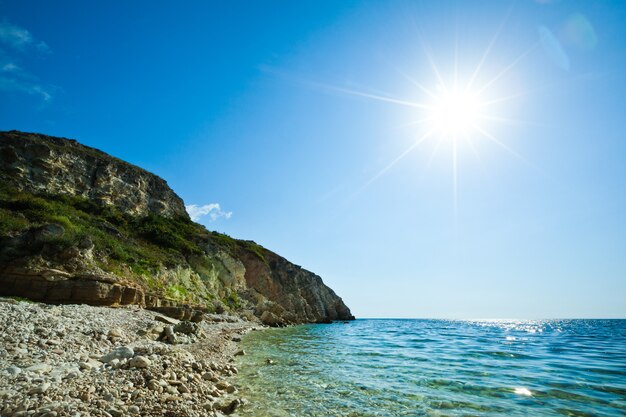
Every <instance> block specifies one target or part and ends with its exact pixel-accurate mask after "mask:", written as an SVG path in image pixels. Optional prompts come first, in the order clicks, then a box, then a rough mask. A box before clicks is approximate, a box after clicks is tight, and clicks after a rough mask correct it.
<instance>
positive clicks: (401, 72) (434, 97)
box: [396, 68, 437, 99]
mask: <svg viewBox="0 0 626 417" xmlns="http://www.w3.org/2000/svg"><path fill="white" fill-rule="evenodd" d="M396 71H398V73H399V74H400V75H402V76H403V77H404V78H406V80H407V81H409V82H410V83H411V84H413V85H414V86H416V87H417V88H419V89H420V90H421V91H422V92H424V93H426V94H428V95H429V96H430V97H431V98H433V99H436V98H437V95H436V94H435V93H433V92H432V91H431V90H429V89H428V88H426V87H424V86H423V85H422V84H420V83H419V82H417V81H416V80H415V79H414V78H412V77H410V76H409V75H407V74H406V73H405V72H404V71H402V70H400V69H399V68H396Z"/></svg>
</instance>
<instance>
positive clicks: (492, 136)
mask: <svg viewBox="0 0 626 417" xmlns="http://www.w3.org/2000/svg"><path fill="white" fill-rule="evenodd" d="M474 129H476V130H477V131H478V132H480V133H481V134H482V135H483V136H484V137H486V138H487V139H489V140H490V141H492V142H493V143H495V144H496V145H498V146H500V147H501V148H502V149H504V150H505V151H507V152H508V153H510V154H511V155H513V156H515V157H516V158H518V159H519V160H520V161H522V162H524V163H525V164H529V162H528V161H527V160H526V158H524V157H523V156H522V155H520V154H519V153H517V152H515V151H514V150H513V149H511V148H510V147H508V146H506V144H504V143H503V142H502V141H501V140H499V139H498V138H496V137H495V136H494V135H492V134H491V133H489V132H487V131H486V130H485V129H483V128H481V127H480V126H476V125H475V126H474ZM529 165H530V164H529Z"/></svg>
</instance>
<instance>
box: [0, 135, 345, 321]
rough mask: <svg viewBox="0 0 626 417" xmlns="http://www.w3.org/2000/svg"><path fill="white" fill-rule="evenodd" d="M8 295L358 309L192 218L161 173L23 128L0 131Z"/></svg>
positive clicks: (319, 315) (341, 316)
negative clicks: (193, 220)
mask: <svg viewBox="0 0 626 417" xmlns="http://www.w3.org/2000/svg"><path fill="white" fill-rule="evenodd" d="M0 295H12V296H20V297H25V298H28V299H31V300H36V301H42V302H46V303H84V304H90V305H139V306H144V307H148V308H155V309H159V308H161V309H165V310H164V311H174V310H172V308H173V307H184V308H186V309H187V311H188V313H186V314H196V315H199V314H202V313H214V312H217V313H221V312H223V311H232V312H237V313H238V314H241V315H245V316H247V317H249V318H252V317H257V318H259V319H260V320H261V321H262V322H263V323H264V324H267V325H271V326H280V325H287V324H295V323H311V322H328V321H331V320H347V319H351V318H352V314H351V313H350V310H349V309H348V307H347V306H346V305H345V304H344V303H343V301H342V300H341V298H340V297H338V296H337V295H336V294H335V293H334V291H333V290H331V289H330V288H329V287H327V286H326V285H324V283H323V282H322V279H321V278H320V277H319V276H317V275H315V274H314V273H312V272H309V271H307V270H305V269H303V268H301V267H300V266H297V265H294V264H293V263H291V262H289V261H287V260H286V259H284V258H283V257H281V256H279V255H277V254H276V253H273V252H272V251H270V250H268V249H266V248H264V247H262V246H260V245H258V244H256V243H255V242H252V241H244V240H238V239H233V238H231V237H229V236H227V235H224V234H220V233H216V232H210V231H208V230H206V228H204V226H201V225H199V224H197V223H194V222H192V221H191V220H190V218H189V216H188V214H187V212H186V211H185V206H184V203H183V201H182V199H181V198H180V197H178V196H177V195H176V194H175V193H174V191H172V190H171V189H170V188H169V186H168V185H167V183H166V182H165V181H164V180H163V179H161V178H159V177H157V176H156V175H154V174H151V173H149V172H148V171H145V170H143V169H141V168H139V167H136V166H134V165H131V164H128V163H126V162H124V161H121V160H119V159H117V158H114V157H112V156H109V155H107V154H105V153H104V152H101V151H99V150H97V149H93V148H89V147H87V146H84V145H81V144H79V143H78V142H76V141H75V140H70V139H63V138H57V137H50V136H45V135H40V134H32V133H23V132H17V131H10V132H0ZM190 309H192V310H193V311H192V312H189V311H190ZM174 314H184V313H182V312H175V313H174ZM181 318H182V317H181Z"/></svg>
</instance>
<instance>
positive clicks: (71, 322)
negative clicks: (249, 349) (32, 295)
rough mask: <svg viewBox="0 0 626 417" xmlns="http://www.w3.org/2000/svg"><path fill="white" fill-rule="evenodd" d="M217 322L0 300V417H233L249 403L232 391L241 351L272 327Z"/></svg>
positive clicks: (226, 319)
mask: <svg viewBox="0 0 626 417" xmlns="http://www.w3.org/2000/svg"><path fill="white" fill-rule="evenodd" d="M211 319H212V320H221V321H207V320H204V321H201V322H199V323H194V322H190V321H179V320H176V319H172V318H170V317H167V316H164V315H162V314H159V313H157V312H154V311H150V310H146V309H143V308H140V307H137V306H123V307H94V306H88V305H72V304H63V305H50V304H43V303H34V302H26V301H17V300H14V299H11V298H0V415H2V416H3V417H8V416H16V417H18V416H34V417H44V416H45V417H57V416H72V417H80V416H87V415H93V416H103V417H121V416H132V415H137V416H139V415H142V416H164V415H169V416H171V417H174V416H189V417H195V416H216V417H217V416H221V415H225V414H231V413H233V412H234V411H235V410H236V409H237V408H238V407H239V406H241V405H243V404H245V402H246V400H245V399H243V398H241V397H240V396H239V395H238V391H237V388H236V387H235V386H234V385H232V383H231V382H230V379H231V378H232V377H233V376H234V375H235V374H237V373H238V370H237V368H236V367H235V366H234V357H235V356H236V355H237V354H242V353H243V352H242V351H240V348H239V346H238V342H240V341H241V336H242V335H244V334H246V333H247V332H249V331H253V330H258V329H262V328H264V326H262V325H261V324H259V323H256V322H250V321H245V320H243V319H241V318H239V317H235V316H228V315H220V316H213V317H211ZM172 342H173V343H172Z"/></svg>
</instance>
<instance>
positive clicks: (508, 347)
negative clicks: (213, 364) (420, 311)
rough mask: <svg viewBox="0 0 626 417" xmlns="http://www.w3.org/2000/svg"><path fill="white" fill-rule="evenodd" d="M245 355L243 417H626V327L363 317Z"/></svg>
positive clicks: (301, 330)
mask: <svg viewBox="0 0 626 417" xmlns="http://www.w3.org/2000/svg"><path fill="white" fill-rule="evenodd" d="M242 345H243V349H244V350H245V351H246V355H245V356H240V357H238V360H237V362H238V363H237V364H238V367H239V371H240V372H239V375H238V376H237V378H236V381H235V382H236V383H237V385H238V386H239V387H240V393H241V395H242V396H244V397H245V398H247V399H248V400H249V401H250V402H249V404H246V405H245V406H244V407H242V408H241V409H240V410H238V414H239V415H240V416H259V417H261V416H262V417H266V416H281V417H282V416H320V417H322V416H324V417H326V416H350V417H367V416H386V417H392V416H626V320H391V319H359V320H355V321H351V322H346V323H344V322H337V323H333V324H316V325H302V326H294V327H288V328H282V329H269V330H262V331H256V332H251V333H249V334H248V335H246V336H245V337H244V339H243V341H242Z"/></svg>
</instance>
